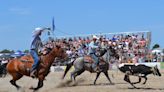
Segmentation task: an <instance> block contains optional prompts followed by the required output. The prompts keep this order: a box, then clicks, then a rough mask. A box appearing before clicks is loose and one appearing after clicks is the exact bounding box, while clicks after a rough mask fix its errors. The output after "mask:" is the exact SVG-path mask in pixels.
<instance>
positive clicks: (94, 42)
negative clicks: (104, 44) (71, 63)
mask: <svg viewBox="0 0 164 92" xmlns="http://www.w3.org/2000/svg"><path fill="white" fill-rule="evenodd" d="M97 40H98V37H97V36H95V35H93V39H92V41H91V42H90V43H89V50H88V55H90V56H91V57H92V59H94V64H92V69H93V70H94V71H98V69H99V68H98V63H99V59H98V57H97V56H96V55H95V53H96V49H97V48H98V47H99V46H98V42H97Z"/></svg>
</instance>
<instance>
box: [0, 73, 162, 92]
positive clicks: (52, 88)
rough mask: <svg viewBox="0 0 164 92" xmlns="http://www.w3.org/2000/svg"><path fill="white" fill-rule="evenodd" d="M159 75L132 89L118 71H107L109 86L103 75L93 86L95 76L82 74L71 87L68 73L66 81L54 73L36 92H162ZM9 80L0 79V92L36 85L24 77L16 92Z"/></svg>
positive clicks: (28, 91)
mask: <svg viewBox="0 0 164 92" xmlns="http://www.w3.org/2000/svg"><path fill="white" fill-rule="evenodd" d="M161 73H162V75H163V76H162V77H158V76H154V75H149V76H148V81H147V83H146V85H142V84H137V85H136V86H137V87H139V89H133V87H132V86H131V85H130V84H128V83H126V82H125V81H123V76H124V74H123V73H121V72H119V71H109V75H110V78H111V80H112V81H113V82H114V83H115V85H110V84H109V82H108V81H107V79H106V77H105V76H104V74H101V75H100V78H99V79H98V81H97V85H96V86H95V85H93V81H94V79H95V77H96V75H95V74H90V73H89V72H84V73H83V74H82V75H80V76H79V77H77V84H76V86H71V85H72V83H70V84H68V83H69V75H70V73H68V74H67V76H66V79H64V80H61V76H62V74H63V72H54V73H50V74H49V75H48V76H47V77H46V81H44V86H43V87H42V88H41V89H40V90H39V91H38V92H164V71H162V72H161ZM112 75H113V77H114V78H113V77H112ZM10 79H11V76H10V75H7V76H6V77H5V78H0V85H1V86H0V92H32V90H29V88H30V87H31V86H34V87H36V85H37V80H36V79H32V78H30V77H26V76H24V77H23V78H22V79H20V80H19V81H18V82H17V84H18V85H21V86H22V89H21V90H19V91H17V90H16V88H15V87H14V86H12V85H11V84H10V83H9V81H10ZM131 80H133V81H137V78H136V77H131ZM142 82H143V81H142ZM66 83H67V84H66Z"/></svg>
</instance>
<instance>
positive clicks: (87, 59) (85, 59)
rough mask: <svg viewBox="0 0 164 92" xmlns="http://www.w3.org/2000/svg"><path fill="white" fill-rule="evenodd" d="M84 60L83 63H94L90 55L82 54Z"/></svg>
mask: <svg viewBox="0 0 164 92" xmlns="http://www.w3.org/2000/svg"><path fill="white" fill-rule="evenodd" d="M84 62H85V63H90V64H92V63H94V60H93V59H92V58H91V56H84Z"/></svg>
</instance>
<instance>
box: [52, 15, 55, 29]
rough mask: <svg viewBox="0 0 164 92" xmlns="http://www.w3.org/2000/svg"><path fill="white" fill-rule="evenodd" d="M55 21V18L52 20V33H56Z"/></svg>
mask: <svg viewBox="0 0 164 92" xmlns="http://www.w3.org/2000/svg"><path fill="white" fill-rule="evenodd" d="M54 22H55V21H54V17H53V18H52V31H54V30H55V23H54Z"/></svg>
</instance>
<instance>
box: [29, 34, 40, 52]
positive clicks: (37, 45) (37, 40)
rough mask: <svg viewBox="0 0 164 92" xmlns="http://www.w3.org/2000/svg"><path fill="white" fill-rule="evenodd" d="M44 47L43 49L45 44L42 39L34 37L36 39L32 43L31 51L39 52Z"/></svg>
mask: <svg viewBox="0 0 164 92" xmlns="http://www.w3.org/2000/svg"><path fill="white" fill-rule="evenodd" d="M42 47H43V44H42V41H41V38H40V37H39V35H37V36H34V39H33V41H32V43H31V49H34V50H36V51H38V50H39V49H41V48H42Z"/></svg>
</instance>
